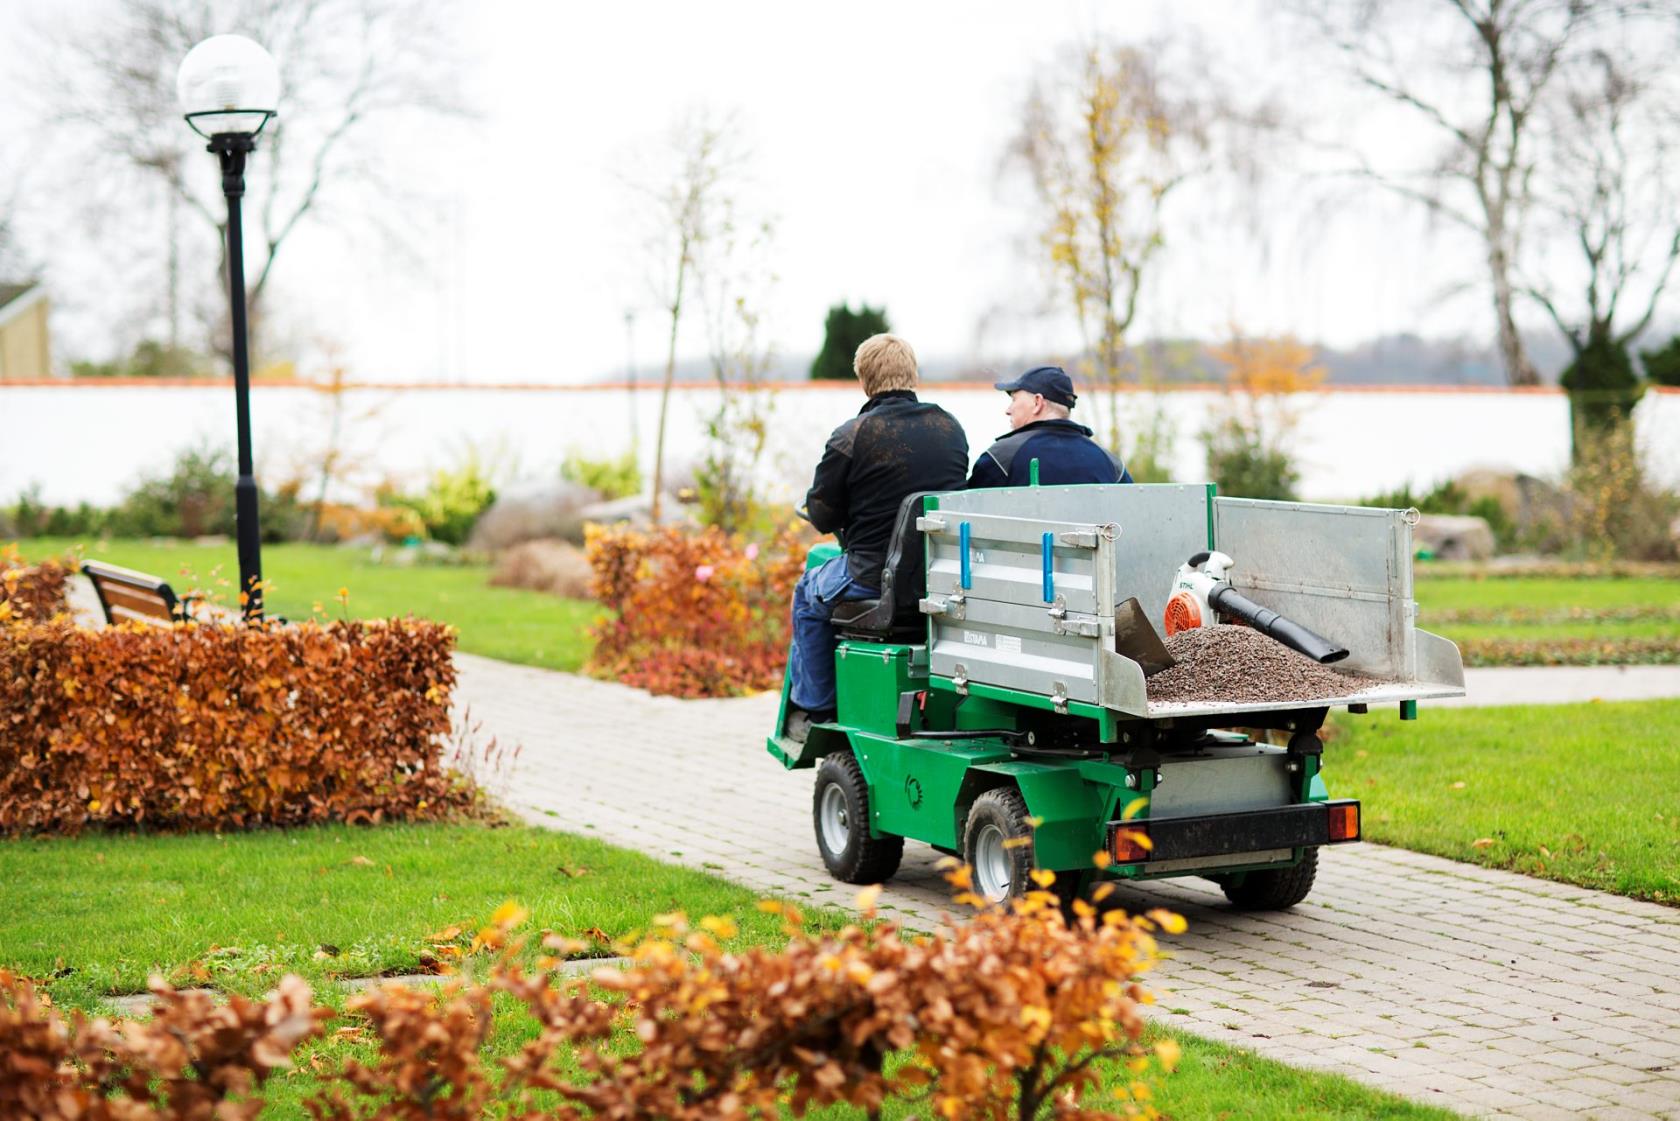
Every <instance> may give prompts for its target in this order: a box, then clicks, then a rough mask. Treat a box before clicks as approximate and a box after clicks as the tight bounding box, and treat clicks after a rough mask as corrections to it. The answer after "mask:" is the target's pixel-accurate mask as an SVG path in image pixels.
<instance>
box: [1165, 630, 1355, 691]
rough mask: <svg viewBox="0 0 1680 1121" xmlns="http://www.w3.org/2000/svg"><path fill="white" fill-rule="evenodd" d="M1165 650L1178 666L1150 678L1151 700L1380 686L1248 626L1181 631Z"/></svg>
mask: <svg viewBox="0 0 1680 1121" xmlns="http://www.w3.org/2000/svg"><path fill="white" fill-rule="evenodd" d="M1167 651H1168V653H1170V654H1172V656H1173V657H1174V658H1175V659H1177V661H1178V664H1177V665H1175V666H1173V667H1172V668H1170V669H1164V670H1162V671H1161V672H1160V673H1157V674H1155V675H1154V676H1153V677H1151V678H1149V699H1150V700H1152V701H1179V702H1183V701H1224V702H1227V703H1232V704H1250V703H1255V702H1261V701H1277V702H1279V703H1285V702H1290V701H1314V700H1322V699H1324V698H1326V697H1345V696H1347V695H1348V694H1349V693H1356V692H1358V691H1359V690H1361V689H1368V688H1370V687H1371V686H1373V685H1377V684H1380V683H1379V682H1378V681H1376V680H1375V679H1373V678H1369V677H1364V676H1362V675H1360V674H1353V673H1337V672H1336V671H1335V670H1333V669H1331V668H1330V667H1329V666H1321V665H1319V664H1318V663H1317V662H1315V661H1313V660H1312V659H1311V658H1309V657H1307V656H1306V655H1305V654H1300V653H1297V652H1295V651H1294V650H1291V649H1290V648H1289V647H1287V646H1285V645H1284V644H1283V643H1281V642H1279V641H1278V640H1277V639H1275V638H1267V637H1266V636H1265V635H1263V634H1261V633H1260V632H1259V631H1257V630H1254V629H1253V628H1251V627H1240V626H1232V625H1228V624H1221V625H1219V626H1214V627H1196V628H1194V629H1192V630H1187V631H1179V632H1178V633H1177V634H1175V635H1173V636H1172V637H1170V638H1168V639H1167Z"/></svg>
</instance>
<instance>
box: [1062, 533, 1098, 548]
mask: <svg viewBox="0 0 1680 1121" xmlns="http://www.w3.org/2000/svg"><path fill="white" fill-rule="evenodd" d="M1056 544H1058V545H1065V546H1067V547H1068V548H1070V549H1095V548H1096V547H1097V535H1096V533H1095V531H1093V530H1088V529H1070V530H1068V531H1067V532H1065V533H1058V534H1056Z"/></svg>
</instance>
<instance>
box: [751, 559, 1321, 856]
mask: <svg viewBox="0 0 1680 1121" xmlns="http://www.w3.org/2000/svg"><path fill="white" fill-rule="evenodd" d="M837 552H838V550H836V549H835V548H834V547H833V546H818V547H817V548H816V549H813V551H812V554H811V557H810V559H809V561H808V565H811V566H814V565H816V564H820V563H822V562H823V561H824V560H827V559H828V558H830V557H832V556H834V555H836V554H837ZM926 649H927V648H926V647H925V646H918V645H907V644H903V643H886V642H865V641H859V640H857V639H845V640H842V641H841V643H840V645H839V648H838V650H837V653H836V665H835V669H836V687H837V697H838V706H839V707H838V713H837V715H836V718H835V719H834V721H832V722H831V723H826V724H819V725H817V726H815V727H814V728H812V729H811V731H810V734H809V736H808V738H807V739H806V741H805V742H804V743H803V744H799V743H796V742H794V741H793V740H791V739H787V738H784V737H782V736H780V735H772V736H770V737H769V739H768V741H767V747H768V750H769V752H770V754H771V755H772V756H774V757H775V758H776V759H778V760H779V761H780V762H781V763H782V764H783V765H784V766H786V767H788V768H790V769H794V768H806V767H814V766H815V765H816V764H817V762H818V760H820V759H821V757H822V756H824V755H827V754H829V753H830V752H834V751H841V750H848V749H849V750H850V751H851V752H852V753H853V754H854V755H855V757H856V759H857V761H858V765H859V767H860V769H861V770H862V772H863V775H864V777H865V779H866V780H867V782H868V784H869V794H870V817H871V820H870V821H869V831H870V834H871V835H872V836H877V837H879V836H882V835H897V836H902V837H907V838H911V839H913V840H918V841H922V842H925V843H927V844H929V845H932V846H933V847H934V848H936V849H940V850H943V851H946V852H951V853H956V852H957V851H958V849H959V847H960V845H961V839H962V830H963V824H964V822H965V821H966V820H967V817H968V813H969V808H970V807H971V806H972V805H973V803H974V800H975V799H976V798H977V797H978V796H979V795H980V794H982V793H984V792H985V791H987V790H989V789H992V788H993V787H997V786H1004V785H1013V786H1015V787H1016V788H1018V789H1019V790H1020V792H1021V796H1022V797H1023V798H1024V799H1025V801H1026V804H1027V808H1028V810H1029V811H1030V813H1031V815H1032V817H1033V819H1034V823H1035V824H1034V830H1033V856H1034V860H1035V862H1036V863H1037V865H1038V866H1039V867H1042V868H1047V869H1051V870H1054V871H1058V872H1063V873H1069V872H1071V873H1074V874H1076V875H1090V874H1093V873H1094V869H1095V866H1096V864H1097V863H1098V862H1099V861H1098V854H1099V853H1102V852H1104V851H1105V849H1106V848H1107V844H1108V830H1109V824H1110V823H1111V822H1114V821H1117V820H1121V819H1126V820H1132V821H1140V822H1146V821H1148V819H1149V800H1150V796H1151V794H1152V793H1153V792H1154V789H1155V783H1156V780H1157V777H1158V776H1159V773H1160V772H1159V770H1158V769H1157V766H1158V765H1159V763H1160V759H1159V757H1157V756H1154V755H1153V753H1151V752H1147V751H1144V752H1134V751H1133V750H1131V747H1130V740H1131V737H1132V736H1133V734H1134V733H1133V731H1132V729H1134V728H1136V729H1137V734H1138V735H1139V736H1140V738H1141V735H1142V733H1143V731H1144V728H1145V727H1146V726H1147V724H1148V722H1147V721H1127V720H1124V719H1117V718H1116V714H1114V713H1112V712H1108V711H1106V710H1103V709H1100V708H1098V707H1097V706H1094V705H1082V704H1079V703H1073V704H1070V705H1068V706H1067V707H1068V709H1069V712H1068V713H1067V714H1066V715H1065V716H1063V717H1061V719H1063V720H1071V719H1079V718H1084V719H1085V720H1088V721H1089V724H1090V728H1089V732H1090V734H1089V737H1088V739H1089V741H1095V742H1097V743H1101V744H1105V745H1106V744H1112V745H1113V750H1112V751H1110V752H1108V754H1107V756H1106V757H1103V756H1101V755H1098V756H1096V757H1087V758H1077V759H1074V758H1070V759H1042V758H1022V757H1018V753H1017V752H1016V751H1014V750H1013V749H1012V748H1011V747H1010V745H1009V744H1008V743H1006V742H1005V741H1004V740H1003V739H1002V738H999V737H981V738H964V739H949V740H943V739H939V738H937V735H932V736H924V737H918V738H900V737H899V735H898V730H899V729H898V720H899V706H900V703H901V701H900V698H901V697H904V696H905V695H906V694H913V695H916V696H917V697H918V700H919V704H918V709H919V711H918V717H917V723H918V726H919V727H920V728H922V729H926V730H929V731H931V732H934V733H936V732H937V731H940V730H953V731H972V730H982V729H997V730H1008V731H1017V730H1021V729H1022V728H1023V726H1024V721H1025V720H1027V719H1030V718H1031V715H1032V714H1034V713H1038V712H1041V711H1049V710H1050V709H1051V707H1052V705H1051V701H1050V698H1048V697H1045V696H1042V695H1039V694H1033V693H1024V692H1016V691H1014V690H1010V689H1005V688H998V687H988V686H979V685H970V686H968V689H967V693H966V695H963V696H959V695H958V694H957V692H956V691H955V689H954V687H953V686H952V684H951V683H950V682H949V681H948V680H945V679H942V678H939V677H931V678H930V675H929V674H928V671H927V666H926ZM787 707H788V686H787V684H786V682H784V684H783V688H782V698H781V710H780V711H779V712H778V714H777V721H776V728H777V729H781V728H782V727H783V726H784V722H785V719H786V713H787ZM1300 763H1301V766H1300V769H1299V771H1298V773H1297V775H1296V777H1297V779H1298V782H1299V785H1298V787H1297V788H1296V801H1297V802H1309V801H1311V802H1324V801H1327V800H1328V797H1329V795H1328V792H1327V790H1326V788H1325V785H1324V782H1323V780H1322V777H1321V776H1320V774H1319V757H1318V756H1317V755H1316V754H1309V755H1304V756H1302V757H1301V759H1300ZM1303 851H1304V850H1302V849H1299V848H1298V849H1295V850H1293V851H1292V853H1291V857H1290V859H1288V860H1284V861H1274V862H1269V863H1266V864H1263V865H1229V866H1221V867H1220V868H1219V869H1218V871H1219V872H1220V873H1221V874H1231V873H1240V872H1244V871H1248V870H1251V869H1253V868H1262V867H1263V868H1280V867H1289V866H1290V865H1292V864H1294V863H1296V862H1297V861H1299V860H1300V859H1301V856H1302V853H1303ZM1103 874H1105V875H1108V876H1112V877H1115V878H1119V879H1151V878H1157V877H1159V876H1171V875H1186V874H1205V873H1203V872H1185V871H1180V870H1175V871H1168V872H1156V873H1151V872H1149V871H1147V870H1146V868H1145V866H1144V865H1143V864H1111V865H1109V866H1108V867H1107V868H1106V869H1105V870H1104V873H1103Z"/></svg>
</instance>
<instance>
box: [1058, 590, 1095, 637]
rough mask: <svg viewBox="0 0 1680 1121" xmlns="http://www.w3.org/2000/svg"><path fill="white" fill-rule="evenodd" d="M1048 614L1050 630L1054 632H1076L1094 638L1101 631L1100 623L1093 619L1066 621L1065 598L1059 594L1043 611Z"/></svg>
mask: <svg viewBox="0 0 1680 1121" xmlns="http://www.w3.org/2000/svg"><path fill="white" fill-rule="evenodd" d="M1045 614H1046V615H1048V616H1050V630H1051V631H1052V632H1053V633H1055V634H1076V635H1080V636H1082V637H1084V638H1096V637H1097V636H1098V635H1100V634H1101V633H1102V624H1101V623H1099V622H1098V621H1097V620H1095V619H1075V620H1073V621H1072V622H1069V621H1068V609H1067V600H1065V599H1063V598H1062V597H1061V596H1057V597H1056V602H1055V603H1054V604H1053V605H1051V607H1050V608H1049V610H1047V611H1046V612H1045Z"/></svg>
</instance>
